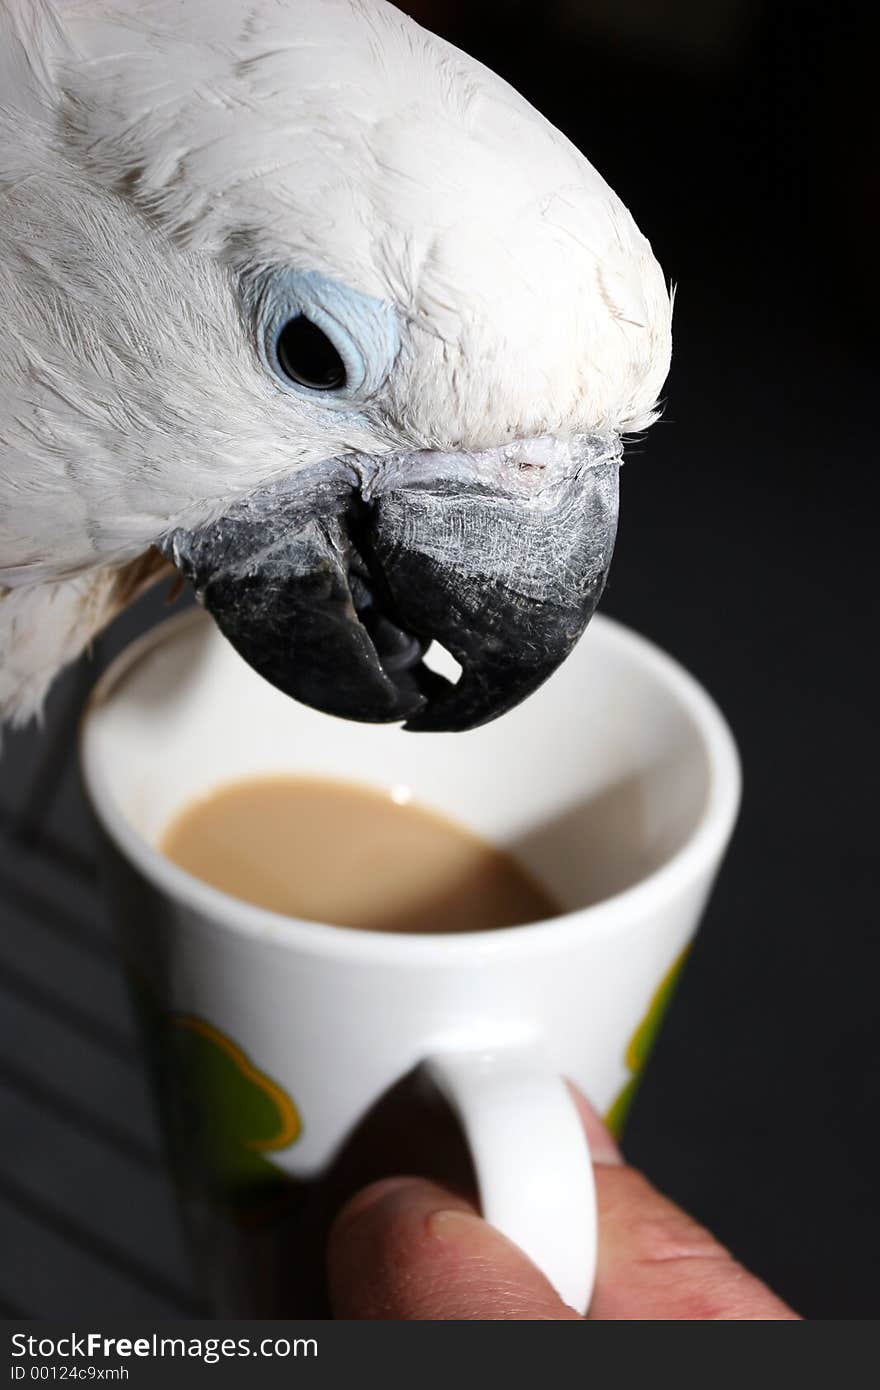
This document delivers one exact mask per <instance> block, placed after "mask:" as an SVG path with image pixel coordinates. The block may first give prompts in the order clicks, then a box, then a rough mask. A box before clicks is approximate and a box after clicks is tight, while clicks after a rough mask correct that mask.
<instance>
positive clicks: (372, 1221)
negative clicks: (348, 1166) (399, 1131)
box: [327, 1178, 578, 1321]
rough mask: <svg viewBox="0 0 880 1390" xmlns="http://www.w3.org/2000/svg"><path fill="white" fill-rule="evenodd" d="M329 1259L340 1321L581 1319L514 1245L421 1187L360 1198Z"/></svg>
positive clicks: (394, 1184)
mask: <svg viewBox="0 0 880 1390" xmlns="http://www.w3.org/2000/svg"><path fill="white" fill-rule="evenodd" d="M327 1255H328V1263H329V1285H330V1299H331V1303H332V1305H333V1312H334V1316H335V1317H337V1318H381V1319H386V1320H389V1321H400V1320H412V1319H427V1320H437V1321H492V1320H510V1319H513V1320H516V1319H522V1320H530V1321H531V1320H535V1319H538V1320H542V1321H543V1320H553V1321H558V1320H560V1319H577V1318H578V1315H577V1313H576V1312H575V1311H574V1309H572V1308H569V1307H567V1305H566V1304H564V1303H563V1302H562V1300H561V1299H560V1298H559V1295H558V1294H557V1293H555V1292H554V1290H553V1289H552V1287H551V1286H550V1284H549V1283H548V1282H547V1280H546V1279H545V1278H544V1275H543V1274H541V1273H540V1271H539V1270H538V1269H536V1268H535V1266H534V1265H533V1264H532V1263H531V1261H530V1260H529V1259H528V1258H527V1256H526V1255H524V1254H523V1253H522V1251H521V1250H520V1249H519V1248H518V1247H517V1246H516V1245H514V1244H513V1243H512V1241H509V1240H508V1239H507V1238H506V1237H505V1236H503V1235H501V1233H500V1232H499V1231H496V1230H494V1229H493V1228H492V1227H491V1226H488V1225H487V1224H486V1222H485V1221H483V1220H482V1219H481V1218H480V1217H479V1216H477V1214H476V1213H475V1211H474V1209H473V1207H471V1206H469V1205H468V1204H467V1203H466V1202H464V1201H462V1200H461V1199H460V1198H458V1197H454V1196H453V1195H452V1193H450V1192H447V1191H446V1190H445V1189H444V1188H442V1187H437V1186H436V1185H435V1184H434V1183H431V1182H425V1181H423V1180H422V1179H420V1178H390V1179H388V1180H386V1181H384V1182H377V1183H374V1184H373V1185H372V1186H371V1187H367V1188H365V1189H364V1190H363V1191H362V1192H359V1193H358V1195H357V1196H356V1197H354V1198H353V1199H352V1200H351V1201H350V1202H349V1203H348V1204H347V1205H346V1206H345V1207H343V1209H342V1211H341V1212H340V1214H339V1216H338V1217H337V1218H336V1222H335V1224H334V1226H333V1229H332V1231H331V1233H330V1241H329V1245H328V1252H327Z"/></svg>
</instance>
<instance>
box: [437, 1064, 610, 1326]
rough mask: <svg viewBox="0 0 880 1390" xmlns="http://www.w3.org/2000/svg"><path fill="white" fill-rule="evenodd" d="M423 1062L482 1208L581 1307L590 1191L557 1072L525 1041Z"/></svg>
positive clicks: (592, 1247) (586, 1159)
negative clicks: (462, 1144) (446, 1109)
mask: <svg viewBox="0 0 880 1390" xmlns="http://www.w3.org/2000/svg"><path fill="white" fill-rule="evenodd" d="M425 1066H426V1070H427V1073H428V1075H429V1076H430V1077H431V1079H432V1080H433V1082H434V1084H435V1085H436V1086H437V1088H438V1090H439V1091H440V1092H441V1094H442V1095H443V1096H445V1098H446V1100H447V1101H448V1102H449V1104H450V1105H451V1107H452V1109H453V1111H454V1113H455V1114H456V1116H457V1118H458V1120H459V1123H460V1124H461V1127H462V1129H463V1131H464V1135H465V1138H466V1139H467V1142H468V1147H469V1148H470V1151H471V1157H472V1158H473V1163H474V1168H475V1170H476V1176H477V1189H478V1194H479V1198H480V1206H481V1208H482V1211H483V1216H484V1217H485V1219H486V1220H487V1221H488V1222H489V1224H490V1225H492V1226H495V1227H496V1229H497V1230H499V1231H501V1233H502V1234H503V1235H505V1236H507V1237H508V1239H509V1240H512V1241H513V1242H514V1243H515V1244H516V1245H518V1246H519V1247H520V1249H521V1250H523V1251H524V1252H525V1254H526V1255H528V1256H529V1258H530V1259H531V1260H532V1262H533V1263H534V1264H536V1265H537V1266H538V1268H539V1269H540V1270H541V1272H542V1273H543V1274H544V1275H546V1277H547V1279H549V1281H550V1283H551V1284H552V1285H553V1287H554V1288H555V1290H556V1292H557V1293H558V1294H559V1296H560V1298H562V1299H563V1301H564V1302H565V1303H567V1304H569V1306H570V1307H572V1308H574V1309H576V1310H577V1312H579V1313H585V1312H586V1310H587V1307H588V1305H589V1301H590V1296H591V1294H592V1291H593V1279H594V1277H595V1269H596V1193H595V1186H594V1183H593V1165H592V1163H591V1161H590V1150H589V1147H588V1145H587V1140H586V1136H585V1134H584V1130H583V1125H582V1124H581V1121H580V1117H579V1116H578V1113H577V1110H576V1109H575V1105H574V1101H573V1099H572V1097H571V1095H570V1094H569V1091H568V1088H567V1087H566V1085H565V1082H564V1081H563V1080H562V1077H561V1076H559V1074H558V1073H557V1072H556V1071H555V1069H554V1068H553V1067H552V1066H551V1065H550V1064H549V1062H547V1061H546V1060H545V1058H544V1057H543V1056H542V1055H541V1052H540V1051H539V1050H538V1049H537V1048H536V1047H534V1046H532V1047H523V1046H509V1045H505V1046H501V1047H497V1048H493V1047H480V1048H479V1049H475V1050H472V1051H466V1050H459V1049H454V1050H449V1051H442V1052H437V1053H435V1054H434V1055H433V1056H431V1057H429V1058H428V1059H427V1061H426V1063H425Z"/></svg>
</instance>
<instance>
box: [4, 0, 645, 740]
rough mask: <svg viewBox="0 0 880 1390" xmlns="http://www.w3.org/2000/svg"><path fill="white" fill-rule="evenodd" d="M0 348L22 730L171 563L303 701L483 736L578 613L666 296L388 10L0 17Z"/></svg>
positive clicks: (47, 10)
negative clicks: (64, 670) (442, 668)
mask: <svg viewBox="0 0 880 1390" xmlns="http://www.w3.org/2000/svg"><path fill="white" fill-rule="evenodd" d="M609 119H611V117H609ZM0 341H2V350H0V715H2V716H3V717H7V718H10V717H11V718H12V719H16V720H19V719H22V718H25V717H27V716H28V715H29V714H30V713H32V712H33V711H35V710H36V709H38V708H39V705H40V702H41V700H42V698H43V695H44V693H45V691H46V689H47V686H48V685H49V683H50V682H51V680H52V678H53V676H54V675H55V673H56V672H57V671H58V670H59V669H60V667H61V666H63V665H64V663H66V662H68V661H70V660H71V659H72V658H74V657H75V656H77V655H78V654H79V653H80V651H81V650H82V649H83V648H84V646H85V645H86V644H87V643H88V641H89V639H90V638H91V637H92V635H93V634H94V633H95V632H96V631H97V630H98V629H99V628H100V627H101V626H102V625H103V624H104V623H106V622H107V621H108V620H109V618H110V617H111V616H112V615H113V614H114V613H115V612H116V611H117V610H118V609H119V608H120V607H121V606H122V605H123V604H124V603H126V602H127V601H128V599H129V598H130V597H131V595H132V594H133V593H134V592H135V591H136V590H137V589H138V587H139V586H140V585H141V584H142V583H143V581H144V580H146V579H147V578H148V577H149V576H150V575H151V574H152V573H154V572H155V571H156V570H158V569H160V568H161V567H163V566H165V565H166V564H168V563H170V564H173V565H175V566H177V568H178V569H179V570H180V571H181V572H182V574H183V575H184V576H185V577H186V579H188V580H189V581H191V582H192V584H193V585H194V587H195V589H196V592H197V594H198V596H199V598H200V600H201V601H202V602H203V603H204V604H205V606H206V607H207V608H208V610H209V611H210V612H211V614H212V615H213V617H214V618H215V620H216V622H217V623H218V625H219V626H220V628H221V630H222V631H223V632H224V633H225V634H226V636H227V637H228V638H229V639H230V640H231V641H232V642H233V644H234V645H235V646H236V647H237V648H238V650H239V651H240V652H241V653H242V655H243V656H244V657H245V658H246V659H247V660H248V661H249V662H250V663H251V665H252V666H254V667H255V669H256V670H257V671H259V672H260V673H261V674H263V675H264V676H265V677H266V678H267V679H269V680H270V681H272V682H274V683H275V684H276V685H278V686H279V687H280V688H282V689H283V690H285V691H287V692H288V693H290V694H291V695H293V696H294V697H296V698H298V699H300V700H303V701H305V702H307V703H309V704H312V705H314V706H316V707H318V708H321V709H324V710H327V711H329V712H331V713H334V714H338V715H343V716H348V717H351V718H358V719H366V720H375V721H392V720H405V721H406V722H407V727H409V728H414V729H462V728H468V727H471V726H473V725H475V724H478V723H481V722H483V721H485V720H487V719H489V718H492V717H493V716H495V715H496V714H499V713H501V712H502V711H503V710H505V709H509V708H510V707H511V706H512V705H514V704H515V703H516V702H517V701H518V700H520V699H522V698H523V697H524V696H525V695H527V694H528V693H529V692H530V691H532V690H534V689H535V687H536V686H537V685H538V684H540V682H541V681H542V680H543V679H545V678H546V677H547V675H549V674H550V672H551V671H552V670H553V669H554V668H555V667H556V666H557V665H558V664H559V662H560V661H561V660H562V659H563V658H564V657H565V655H566V654H567V652H568V651H569V650H570V648H571V646H572V645H573V644H574V642H575V641H576V640H577V638H578V637H579V635H580V633H581V632H582V631H583V628H584V627H585V625H586V623H587V621H588V620H589V617H590V615H591V614H592V611H593V609H594V607H595V604H596V602H597V600H598V597H599V594H600V593H601V590H602V587H603V584H604V580H605V576H606V573H607V569H608V565H609V562H610V558H611V551H612V548H613V543H614V535H615V528H616V520H617V480H618V469H619V464H620V458H621V442H620V441H621V437H622V436H624V435H625V434H627V433H629V432H635V431H641V430H643V429H644V428H645V427H646V426H647V425H648V424H650V422H651V421H652V419H654V418H655V415H656V411H657V399H658V394H659V392H660V389H661V387H662V385H663V382H664V380H665V377H666V374H667V370H668V366H669V359H670V342H671V299H670V294H669V292H668V289H667V286H666V284H665V282H664V278H663V275H662V273H661V270H660V267H659V266H658V264H657V262H656V260H655V258H654V256H653V254H652V252H651V248H650V245H649V243H648V242H647V241H646V239H645V238H644V236H642V234H641V233H640V232H639V230H638V228H637V227H636V225H635V222H634V221H633V218H632V216H631V215H630V213H629V212H628V211H627V209H626V207H625V206H624V205H623V203H622V202H621V201H620V199H619V198H618V197H617V196H616V194H615V193H614V192H613V191H612V190H611V188H610V187H609V186H608V184H607V183H605V182H604V180H603V179H602V178H601V177H600V175H599V174H598V173H597V172H596V170H595V169H594V168H593V167H592V165H591V164H589V163H588V161H587V160H586V159H585V158H584V156H583V155H582V154H580V153H579V152H578V150H577V149H575V148H574V146H573V145H572V144H571V143H570V142H569V141H568V140H567V139H566V138H564V137H563V136H562V135H561V134H560V133H559V132H558V131H557V130H555V129H554V128H553V127H552V126H551V125H550V124H549V123H548V122H547V121H546V120H545V119H544V118H543V117H541V116H540V115H539V114H538V113H537V112H536V111H535V110H534V109H533V108H532V107H531V106H530V105H529V104H528V103H527V102H526V101H525V100H524V99H523V98H522V97H521V96H519V95H518V94H517V93H516V92H515V91H514V90H513V89H512V88H511V87H510V86H508V85H507V84H506V83H505V82H503V81H502V80H501V79H500V78H498V77H497V76H495V75H494V74H493V73H492V72H490V71H489V70H487V69H486V68H485V67H483V66H481V65H480V64H479V63H477V62H475V61H474V60H473V59H471V58H469V57H467V56H466V55H465V54H463V53H461V52H459V51H458V50H457V49H455V48H453V47H452V46H451V45H449V44H448V43H445V42H444V41H443V40H441V39H439V38H437V37H435V36H434V35H432V34H430V33H428V32H427V31H425V30H424V29H422V28H420V27H419V26H418V25H416V24H415V23H413V22H412V21H411V20H410V19H408V18H407V17H406V16H405V15H403V14H402V13H401V12H399V11H398V10H396V9H394V8H393V7H392V6H391V5H390V4H386V3H384V2H383V0H0ZM432 640H437V641H438V642H440V643H441V644H442V645H443V646H445V647H446V648H447V649H448V650H449V651H450V652H451V653H452V654H453V655H454V656H455V657H456V658H457V659H458V662H459V663H460V664H461V667H462V674H461V677H460V679H459V680H458V682H457V684H453V683H451V682H449V681H446V680H444V679H442V678H441V677H439V676H437V675H434V674H432V672H431V671H430V670H429V669H428V668H427V666H426V665H425V664H424V662H423V660H422V658H423V655H424V654H425V651H426V648H427V647H428V645H429V644H430V642H431V641H432Z"/></svg>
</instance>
